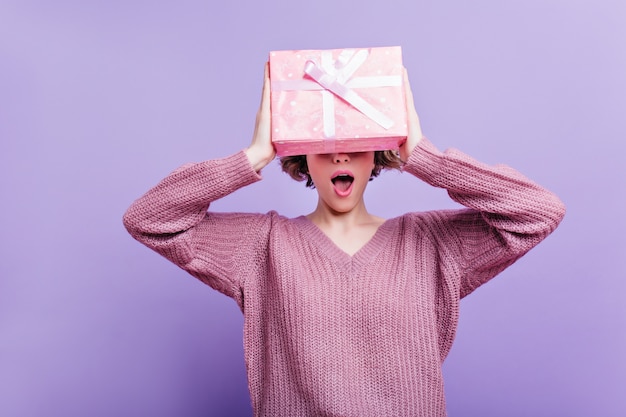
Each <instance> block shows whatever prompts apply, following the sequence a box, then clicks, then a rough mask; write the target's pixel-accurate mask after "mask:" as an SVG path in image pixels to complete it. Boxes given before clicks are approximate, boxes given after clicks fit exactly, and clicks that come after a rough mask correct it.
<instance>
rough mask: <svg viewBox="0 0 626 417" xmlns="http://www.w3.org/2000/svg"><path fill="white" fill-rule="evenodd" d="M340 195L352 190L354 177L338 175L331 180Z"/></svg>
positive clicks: (343, 174)
mask: <svg viewBox="0 0 626 417" xmlns="http://www.w3.org/2000/svg"><path fill="white" fill-rule="evenodd" d="M330 180H331V181H332V183H333V185H334V186H335V190H337V192H338V193H339V194H346V193H348V192H349V191H350V188H352V183H353V182H354V177H353V176H352V175H350V174H345V173H338V174H336V175H334V176H333V177H332V178H331V179H330Z"/></svg>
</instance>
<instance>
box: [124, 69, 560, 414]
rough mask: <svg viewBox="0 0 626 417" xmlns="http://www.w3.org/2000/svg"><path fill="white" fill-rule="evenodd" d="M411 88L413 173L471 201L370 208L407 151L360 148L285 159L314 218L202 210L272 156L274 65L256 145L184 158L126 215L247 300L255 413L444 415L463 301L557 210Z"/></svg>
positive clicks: (177, 257) (205, 276) (183, 261)
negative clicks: (467, 142)
mask: <svg viewBox="0 0 626 417" xmlns="http://www.w3.org/2000/svg"><path fill="white" fill-rule="evenodd" d="M405 85H406V97H407V111H408V115H409V116H408V126H409V134H408V138H407V140H406V142H405V143H404V144H403V145H402V146H401V147H400V150H399V157H400V158H401V160H402V161H403V170H404V171H405V172H408V173H410V174H412V175H414V176H415V177H417V178H419V179H421V180H423V181H425V182H427V183H428V184H430V185H432V186H435V187H441V188H445V189H447V190H448V193H449V195H450V197H451V198H452V199H453V200H455V201H457V202H459V203H461V204H462V205H464V206H465V207H466V208H465V209H460V210H442V211H433V212H425V213H424V212H415V213H407V214H405V215H403V216H400V217H397V218H393V219H389V220H384V219H382V218H380V217H377V216H374V215H372V214H370V213H369V212H368V211H367V209H366V207H365V202H364V197H363V195H364V192H365V188H366V186H367V183H368V181H369V180H370V178H371V177H372V176H375V175H377V173H378V172H380V169H382V168H393V167H394V166H396V165H397V164H396V162H397V161H395V162H394V158H393V157H390V156H389V155H390V154H389V153H386V154H385V153H381V152H378V153H375V152H359V153H335V154H323V155H306V156H301V157H299V158H292V157H290V158H283V160H282V162H283V168H284V169H285V170H286V171H287V172H289V173H290V174H291V175H292V176H293V177H294V178H296V179H303V178H306V179H307V180H308V181H309V183H310V184H312V185H314V186H315V189H316V190H317V193H318V204H317V207H316V208H315V209H314V210H313V211H312V212H311V213H310V214H308V215H306V216H300V217H296V218H292V219H290V218H286V217H283V216H281V215H279V214H278V213H276V212H270V213H268V214H254V213H248V214H245V213H212V212H207V210H208V208H209V205H210V203H211V202H213V201H215V200H217V199H219V198H221V197H223V196H225V195H227V194H229V193H231V192H234V191H236V190H237V189H239V188H241V187H243V186H245V185H248V184H250V183H253V182H255V181H258V180H259V179H260V178H261V177H260V175H259V172H260V171H261V169H262V168H263V167H265V166H266V165H267V164H268V163H269V162H270V161H272V160H273V159H274V157H275V152H274V148H273V147H272V144H271V140H270V115H269V83H268V70H267V66H266V72H265V83H264V88H263V95H262V101H261V106H260V109H259V112H258V114H257V120H256V128H255V132H254V136H253V139H252V143H251V145H250V146H249V147H248V148H247V149H245V150H243V151H241V152H238V153H236V154H234V155H231V156H229V157H226V158H222V159H217V160H211V161H205V162H201V163H198V164H190V165H186V166H184V167H182V168H180V169H178V170H177V171H175V172H174V173H172V174H170V175H169V176H167V177H166V178H165V179H163V180H162V181H161V182H160V183H159V184H158V185H156V186H155V187H154V188H153V189H151V190H150V191H148V193H146V194H145V195H144V196H143V197H141V198H140V199H139V200H137V201H136V202H135V203H133V205H132V206H131V207H130V208H129V209H128V211H127V213H126V214H125V216H124V223H125V226H126V228H127V229H128V231H129V232H130V233H131V234H132V236H133V237H135V238H136V239H137V240H139V241H140V242H142V243H143V244H145V245H147V246H148V247H150V248H152V249H154V250H156V251H157V252H159V253H160V254H162V255H163V256H165V257H167V258H168V259H170V260H171V261H172V262H174V263H176V264H177V265H179V266H180V267H181V268H183V269H185V270H186V271H188V272H189V273H191V274H192V275H194V276H195V277H197V278H198V279H200V280H201V281H203V282H205V283H206V284H208V285H209V286H211V287H212V288H214V289H216V290H218V291H220V292H222V293H224V294H226V295H227V296H229V297H232V298H233V299H234V300H235V301H236V302H237V303H238V305H239V306H240V308H241V310H242V312H243V314H244V349H245V359H246V366H247V373H248V382H249V390H250V395H251V398H252V406H253V410H254V413H255V415H256V416H272V417H276V416H289V417H295V416H359V417H365V416H376V417H381V416H426V417H434V416H444V415H446V409H445V399H444V390H443V379H442V373H441V364H442V362H443V360H444V359H445V357H446V355H447V354H448V352H449V350H450V347H451V345H452V342H453V339H454V334H455V330H456V325H457V322H458V312H459V300H460V299H461V298H462V297H464V296H466V295H468V294H469V293H470V292H472V291H473V290H474V289H475V288H477V287H478V286H479V285H481V284H483V283H485V282H486V281H488V280H489V279H491V278H492V277H494V276H495V275H496V274H498V273H499V272H500V271H502V270H503V269H504V268H506V267H507V266H509V265H511V264H512V263H513V262H515V261H516V260H517V259H519V258H520V257H521V256H522V255H524V254H525V253H526V252H528V251H529V250H530V249H531V248H532V247H534V246H535V245H537V244H538V243H539V242H540V241H541V240H542V239H544V238H545V237H546V236H548V234H550V233H551V232H552V231H553V230H554V229H555V228H556V227H557V225H558V224H559V222H560V221H561V219H562V218H563V215H564V212H565V209H564V206H563V204H562V203H561V201H560V200H559V199H558V198H557V197H556V196H554V195H553V194H552V193H550V192H549V191H547V190H545V189H543V188H542V187H540V186H538V185H537V184H535V183H533V182H532V181H530V180H528V179H526V178H525V177H524V176H522V175H521V174H519V173H518V172H516V171H514V170H513V169H511V168H508V167H504V166H498V167H491V166H487V165H485V164H482V163H479V162H477V161H475V160H474V159H472V158H471V157H469V156H467V155H465V154H463V153H461V152H459V151H457V150H448V151H446V152H440V151H439V150H438V149H437V148H435V147H434V146H433V145H432V144H431V143H430V142H429V141H428V139H426V138H425V137H423V135H422V131H421V128H420V123H419V119H418V116H417V113H416V112H415V108H414V104H413V98H412V94H411V90H410V86H409V83H408V77H406V74H405ZM381 161H382V162H381Z"/></svg>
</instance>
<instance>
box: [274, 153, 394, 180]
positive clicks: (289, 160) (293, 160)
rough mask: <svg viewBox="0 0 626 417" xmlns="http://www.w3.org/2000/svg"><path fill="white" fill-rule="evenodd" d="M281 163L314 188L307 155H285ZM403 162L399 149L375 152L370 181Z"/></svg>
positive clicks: (292, 173)
mask: <svg viewBox="0 0 626 417" xmlns="http://www.w3.org/2000/svg"><path fill="white" fill-rule="evenodd" d="M280 165H281V167H282V169H283V171H284V172H286V173H287V174H289V176H290V177H291V178H293V179H294V180H296V181H305V180H306V186H307V187H311V188H314V185H313V180H312V179H311V176H310V175H309V167H308V166H307V164H306V155H294V156H283V157H282V158H280ZM402 165H403V162H402V161H401V160H400V156H399V155H398V151H376V152H374V169H372V174H371V176H370V181H371V180H373V179H374V178H375V177H377V176H378V175H379V174H380V172H381V171H382V170H383V169H400V168H402Z"/></svg>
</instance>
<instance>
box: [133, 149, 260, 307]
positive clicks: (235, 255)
mask: <svg viewBox="0 0 626 417" xmlns="http://www.w3.org/2000/svg"><path fill="white" fill-rule="evenodd" d="M259 179H260V176H259V175H258V173H256V172H255V171H254V170H253V168H252V166H251V165H250V163H249V161H248V159H247V158H246V156H245V154H244V153H243V151H242V152H239V153H237V154H234V155H232V156H229V157H226V158H222V159H216V160H210V161H205V162H201V163H195V164H188V165H184V166H182V167H181V168H179V169H177V170H176V171H174V172H173V173H171V174H170V175H168V176H167V177H165V178H164V179H163V180H161V181H160V182H159V183H158V184H157V185H156V186H155V187H154V188H152V189H150V190H149V191H148V192H147V193H146V194H144V195H143V196H142V197H140V198H139V199H138V200H136V201H135V202H134V203H133V204H132V205H131V206H130V207H129V208H128V210H127V211H126V213H125V214H124V217H123V222H124V226H125V227H126V229H127V230H128V232H129V233H130V234H131V235H132V236H133V237H134V238H135V239H137V240H138V241H139V242H141V243H143V244H144V245H146V246H147V247H149V248H151V249H153V250H155V251H156V252H158V253H159V254H161V255H163V256H164V257H166V258H167V259H169V260H171V261H172V262H174V263H175V264H176V265H178V266H180V267H181V268H183V269H184V270H186V271H188V272H189V273H191V274H192V275H193V276H195V277H196V278H198V279H200V280H201V281H203V282H204V283H206V284H208V285H210V286H211V287H213V288H214V289H216V290H218V291H220V292H222V293H224V294H226V295H228V296H230V297H233V298H235V299H236V300H237V301H238V302H241V300H240V299H239V298H240V297H241V295H240V294H239V292H240V290H239V289H240V288H241V286H242V282H241V281H242V280H243V279H244V278H243V277H245V270H246V265H248V266H250V264H251V262H250V261H249V259H251V258H257V257H258V254H254V253H251V252H250V251H254V250H262V245H261V246H260V245H258V243H259V241H260V240H262V239H263V230H268V223H269V221H270V220H269V216H268V215H261V214H242V213H210V212H207V210H208V208H209V205H210V204H211V202H213V201H215V200H217V199H219V198H221V197H224V196H226V195H228V194H230V193H232V192H234V191H235V190H237V189H239V188H241V187H243V186H245V185H248V184H251V183H253V182H255V181H258V180H259ZM251 230H253V231H255V233H254V237H253V236H251V233H250V231H251ZM259 239H260V240H259ZM246 258H247V259H248V261H246Z"/></svg>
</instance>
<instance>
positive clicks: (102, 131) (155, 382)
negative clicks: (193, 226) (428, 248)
mask: <svg viewBox="0 0 626 417" xmlns="http://www.w3.org/2000/svg"><path fill="white" fill-rule="evenodd" d="M218 4H219V5H218ZM624 22H626V2H624V1H622V0H615V1H610V0H587V1H583V0H526V1H503V0H477V1H473V2H467V1H464V0H450V1H438V2H435V1H418V0H404V1H391V0H387V1H376V2H371V3H368V2H362V1H356V0H351V1H340V0H318V1H317V2H299V1H286V0H268V1H253V0H248V1H241V0H233V1H225V2H219V3H218V2H210V1H178V2H164V1H153V2H148V1H135V0H132V1H111V0H110V1H63V0H60V1H55V2H46V1H43V0H42V1H28V0H25V1H6V0H5V1H2V2H1V3H0V138H1V142H0V143H1V148H0V187H1V188H0V192H1V196H2V197H1V198H2V205H1V210H2V212H1V213H2V216H1V217H0V222H1V223H0V227H1V230H2V239H1V243H0V245H1V246H0V256H1V262H0V415H2V416H20V417H35V416H47V417H61V416H63V417H73V416H77V417H78V416H91V417H97V416H117V417H126V416H151V417H161V416H163V417H165V416H183V417H194V416H248V415H250V413H251V412H250V406H249V397H248V393H247V385H246V379H245V368H244V362H243V356H242V355H243V353H242V348H241V327H242V318H241V314H240V312H239V311H238V309H237V306H236V305H235V303H234V302H233V301H232V300H230V299H228V298H226V297H224V296H222V295H220V294H218V293H215V292H213V291H211V290H210V289H209V288H208V287H206V286H204V285H202V284H201V283H199V282H198V281H196V280H195V279H193V278H191V277H189V276H187V275H186V274H185V273H184V272H182V271H180V270H178V269H177V268H176V267H174V266H172V265H170V264H169V263H168V262H167V261H165V260H163V259H162V258H160V257H158V256H157V255H155V254H153V253H152V252H150V251H149V250H147V249H145V248H144V247H142V246H140V245H139V244H138V243H136V242H134V241H133V240H131V238H130V237H129V236H128V235H127V234H126V232H125V230H124V229H123V227H122V224H121V216H122V214H123V212H124V210H125V209H126V208H127V207H128V205H129V204H130V203H131V202H132V200H134V199H135V198H137V197H138V196H139V195H140V194H142V193H143V192H144V191H145V190H147V189H148V187H150V186H152V185H153V184H155V183H156V182H157V181H158V180H159V179H160V178H161V177H163V176H164V175H165V174H167V173H168V172H169V171H170V170H172V169H174V168H175V167H176V166H178V165H179V164H182V163H184V162H187V161H194V160H195V161H197V160H202V159H206V158H215V157H220V156H225V155H228V154H230V153H233V152H235V151H237V150H239V149H241V148H243V147H245V146H247V144H248V142H249V138H250V137H251V133H252V129H253V122H254V115H255V112H256V108H257V105H258V101H259V93H260V87H261V75H262V68H263V63H264V61H265V59H266V56H267V52H268V51H269V50H271V49H305V48H334V47H348V46H386V45H402V46H403V48H404V56H405V63H406V66H407V67H408V69H409V74H410V78H411V81H412V84H413V89H414V93H415V95H416V100H417V107H418V111H419V112H420V116H421V118H422V123H423V127H424V130H425V132H426V134H427V135H428V136H429V138H430V139H431V140H432V141H433V142H434V143H435V144H436V145H437V146H439V147H440V148H442V149H443V148H447V147H451V146H454V147H457V148H460V149H463V150H464V151H466V152H468V153H470V154H471V155H473V156H475V157H477V158H479V159H481V160H483V161H485V162H488V163H500V162H502V163H507V164H509V165H512V166H514V167H516V168H517V169H519V170H521V171H522V172H524V173H526V174H527V175H528V176H530V177H531V178H533V179H535V180H537V181H538V182H540V183H541V184H543V185H545V186H547V187H548V188H550V189H552V190H554V191H555V192H556V193H557V194H559V195H560V196H561V197H562V199H563V200H564V201H565V202H566V204H567V206H568V214H567V216H566V219H565V221H564V222H563V223H562V225H561V227H560V228H559V230H558V231H557V232H556V233H555V234H554V235H552V236H551V237H549V238H548V239H547V240H546V241H545V242H544V243H543V244H541V245H540V246H539V247H538V248H536V249H535V250H533V251H532V252H531V254H529V255H528V256H527V257H525V258H523V259H522V260H521V261H520V262H519V263H517V264H516V265H514V266H513V267H511V268H510V269H508V270H507V271H505V272H504V273H503V274H502V275H501V276H500V278H499V279H496V280H494V281H492V282H491V283H490V284H488V285H486V286H485V287H483V288H481V289H479V290H478V291H477V292H476V293H474V294H473V295H472V296H471V297H469V298H467V299H465V300H464V301H463V303H462V312H461V314H462V315H461V321H460V326H459V331H458V336H457V340H456V344H455V345H454V347H453V349H452V352H451V354H450V356H449V358H448V360H447V362H446V363H445V365H444V371H445V376H446V391H447V398H448V405H449V413H450V416H453V417H455V416H456V417H464V416H481V417H490V416H494V417H495V416H508V417H515V416H534V417H538V416H550V417H554V416H568V417H576V416H591V415H593V416H623V415H626V396H625V395H624V392H625V391H624V389H625V387H626V303H625V302H624V297H625V295H624V294H626V284H625V278H626V265H625V261H624V259H625V255H626V253H625V252H626V251H625V249H626V248H625V244H624V240H623V237H622V235H623V233H624V231H625V221H624V210H625V208H626V199H625V197H624V186H625V179H626V177H625V170H624V145H623V141H624V138H625V137H626V25H625V24H624ZM263 174H264V177H265V180H264V181H262V182H260V183H257V184H255V185H252V186H250V187H247V188H245V189H243V190H240V191H239V192H237V193H235V194H233V195H231V196H229V197H227V198H226V199H224V200H223V201H220V202H219V203H216V204H215V209H217V210H224V211H226V210H246V211H261V212H265V211H268V210H270V209H278V210H279V211H281V212H282V213H284V214H286V215H294V216H295V215H298V214H302V213H306V212H309V211H311V210H312V209H313V206H314V204H315V192H313V191H309V190H306V189H305V188H304V186H303V185H302V184H299V183H295V182H293V181H291V180H290V179H288V178H287V177H286V176H285V175H284V174H282V173H280V172H279V169H278V166H277V164H275V163H274V164H272V165H271V166H270V167H268V168H266V169H265V170H264V173H263ZM366 197H367V201H368V208H369V209H370V210H371V211H372V212H374V213H376V214H379V215H383V216H386V217H391V216H395V215H398V214H400V213H402V212H405V211H409V210H426V209H431V208H441V207H455V205H454V204H453V203H451V202H450V201H449V200H448V198H447V196H446V194H445V192H443V191H441V190H433V189H431V188H429V187H427V186H425V185H423V184H421V183H420V182H419V181H417V180H415V179H414V178H412V177H410V176H408V175H400V174H395V173H387V174H384V175H383V176H382V177H381V178H379V179H377V180H376V181H374V182H373V183H371V186H370V188H369V189H368V193H367V195H366Z"/></svg>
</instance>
